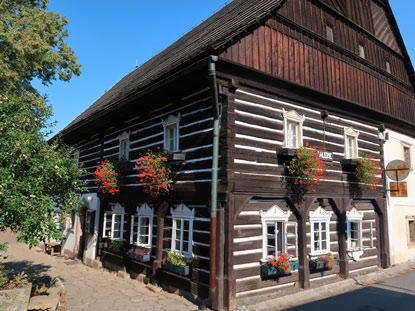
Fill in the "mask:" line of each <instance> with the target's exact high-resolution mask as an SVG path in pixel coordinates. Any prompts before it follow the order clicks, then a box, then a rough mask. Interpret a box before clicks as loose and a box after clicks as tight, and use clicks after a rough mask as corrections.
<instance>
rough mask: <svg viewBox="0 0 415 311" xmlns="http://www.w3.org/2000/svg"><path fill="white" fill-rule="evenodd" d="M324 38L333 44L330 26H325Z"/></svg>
mask: <svg viewBox="0 0 415 311" xmlns="http://www.w3.org/2000/svg"><path fill="white" fill-rule="evenodd" d="M326 38H327V40H330V41H331V42H334V31H333V27H332V26H330V25H326Z"/></svg>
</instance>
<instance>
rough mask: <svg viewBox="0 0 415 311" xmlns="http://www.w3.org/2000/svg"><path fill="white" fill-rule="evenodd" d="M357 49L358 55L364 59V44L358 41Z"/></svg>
mask: <svg viewBox="0 0 415 311" xmlns="http://www.w3.org/2000/svg"><path fill="white" fill-rule="evenodd" d="M358 49H359V56H360V57H361V58H363V59H365V58H366V53H365V45H364V44H363V43H359V46H358Z"/></svg>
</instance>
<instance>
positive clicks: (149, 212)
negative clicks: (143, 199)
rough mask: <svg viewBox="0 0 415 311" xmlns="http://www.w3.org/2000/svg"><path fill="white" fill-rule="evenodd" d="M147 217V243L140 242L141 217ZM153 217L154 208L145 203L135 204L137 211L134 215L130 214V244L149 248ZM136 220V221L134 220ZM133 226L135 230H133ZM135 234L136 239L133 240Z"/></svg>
mask: <svg viewBox="0 0 415 311" xmlns="http://www.w3.org/2000/svg"><path fill="white" fill-rule="evenodd" d="M144 218H148V219H149V221H148V226H149V228H148V243H140V242H139V241H140V237H141V232H140V230H141V226H140V224H141V219H144ZM153 218H154V210H153V208H152V207H150V206H149V205H148V204H147V203H144V204H141V205H140V206H137V212H136V213H135V214H134V215H131V231H130V244H132V245H136V246H141V247H146V248H151V246H152V240H153ZM136 220H137V221H136ZM135 228H136V229H137V230H135ZM135 235H136V236H137V238H136V240H135V241H134V236H135Z"/></svg>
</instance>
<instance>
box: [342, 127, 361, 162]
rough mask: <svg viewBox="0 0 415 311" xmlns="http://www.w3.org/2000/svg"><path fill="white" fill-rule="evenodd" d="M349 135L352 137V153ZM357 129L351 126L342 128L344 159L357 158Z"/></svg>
mask: <svg viewBox="0 0 415 311" xmlns="http://www.w3.org/2000/svg"><path fill="white" fill-rule="evenodd" d="M349 137H351V138H352V139H353V146H352V154H350V152H349V150H350V146H349V139H348V138H349ZM358 138H359V131H356V130H354V129H353V128H352V127H349V128H344V158H345V159H358V158H359V144H358Z"/></svg>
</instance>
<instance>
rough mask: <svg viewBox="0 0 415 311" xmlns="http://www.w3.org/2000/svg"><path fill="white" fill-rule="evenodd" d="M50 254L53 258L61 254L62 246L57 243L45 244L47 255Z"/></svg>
mask: <svg viewBox="0 0 415 311" xmlns="http://www.w3.org/2000/svg"><path fill="white" fill-rule="evenodd" d="M48 252H50V255H51V256H55V255H56V254H59V255H60V254H61V244H60V243H57V242H45V253H48Z"/></svg>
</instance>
